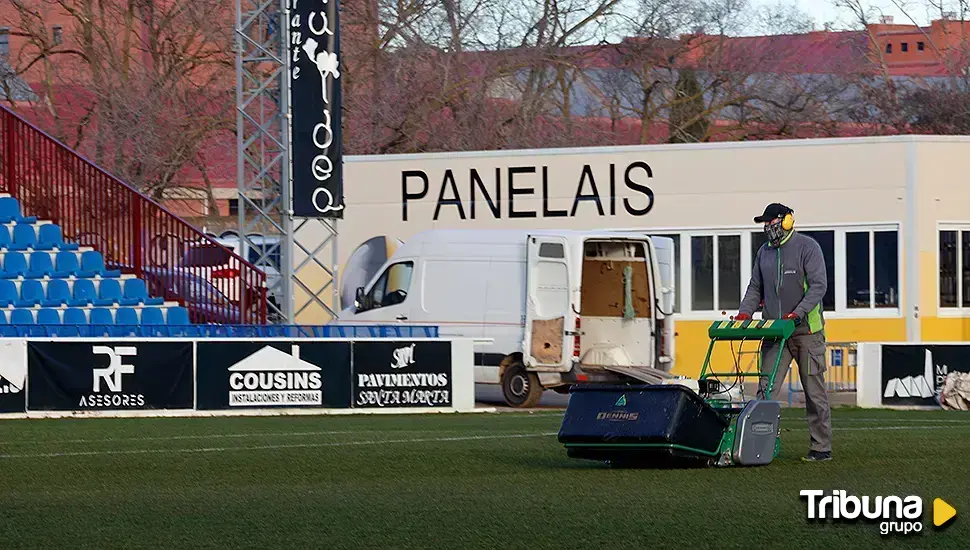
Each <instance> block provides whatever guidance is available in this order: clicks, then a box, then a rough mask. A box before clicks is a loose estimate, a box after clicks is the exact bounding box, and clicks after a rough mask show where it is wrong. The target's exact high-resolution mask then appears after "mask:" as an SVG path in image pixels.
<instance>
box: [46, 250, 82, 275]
mask: <svg viewBox="0 0 970 550" xmlns="http://www.w3.org/2000/svg"><path fill="white" fill-rule="evenodd" d="M79 271H81V266H80V265H79V264H78V263H77V252H58V253H57V256H56V257H55V258H54V273H53V274H52V275H51V276H52V277H57V278H58V279H66V278H68V277H70V276H71V275H76V274H77V273H78V272H79Z"/></svg>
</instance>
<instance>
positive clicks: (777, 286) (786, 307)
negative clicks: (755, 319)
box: [738, 231, 828, 334]
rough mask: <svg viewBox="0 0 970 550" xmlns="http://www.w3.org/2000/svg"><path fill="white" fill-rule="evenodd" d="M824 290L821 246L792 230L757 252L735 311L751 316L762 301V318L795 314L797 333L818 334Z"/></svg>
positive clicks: (825, 278) (825, 286) (823, 319)
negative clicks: (741, 297) (746, 285)
mask: <svg viewBox="0 0 970 550" xmlns="http://www.w3.org/2000/svg"><path fill="white" fill-rule="evenodd" d="M827 287H828V277H827V276H826V273H825V258H824V257H823V255H822V247H820V246H819V245H818V243H817V242H816V241H815V239H813V238H811V237H808V236H805V235H802V234H800V233H798V232H795V231H792V232H791V234H790V235H788V237H786V238H785V240H783V241H782V244H781V245H780V246H778V247H777V248H775V247H772V246H770V245H768V244H767V243H765V244H764V245H762V246H761V248H759V249H758V253H757V254H756V255H755V260H754V265H753V266H752V268H751V282H750V283H748V290H747V291H746V292H745V294H744V299H743V300H741V307H740V308H738V312H739V313H746V314H748V315H753V314H754V312H755V311H757V310H758V308H759V307H760V306H761V305H762V302H763V304H764V308H763V309H762V318H764V319H781V318H782V317H784V316H785V315H786V314H787V313H792V312H794V313H795V314H796V315H798V318H799V319H801V324H800V325H799V326H798V328H797V329H796V330H795V333H796V334H805V333H816V332H820V331H821V330H822V329H823V328H824V326H825V318H824V317H823V315H822V298H823V297H824V296H825V291H826V290H827Z"/></svg>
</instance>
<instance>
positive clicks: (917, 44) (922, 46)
mask: <svg viewBox="0 0 970 550" xmlns="http://www.w3.org/2000/svg"><path fill="white" fill-rule="evenodd" d="M916 49H917V50H919V51H923V50H925V49H926V44H924V43H922V42H917V43H916Z"/></svg>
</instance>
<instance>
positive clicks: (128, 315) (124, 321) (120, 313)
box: [115, 307, 138, 325]
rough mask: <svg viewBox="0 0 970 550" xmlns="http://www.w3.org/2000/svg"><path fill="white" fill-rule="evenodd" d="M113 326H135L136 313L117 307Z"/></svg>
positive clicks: (127, 308)
mask: <svg viewBox="0 0 970 550" xmlns="http://www.w3.org/2000/svg"><path fill="white" fill-rule="evenodd" d="M115 324H116V325H137V324H138V312H137V311H135V310H134V309H132V308H130V307H119V308H118V310H117V311H115Z"/></svg>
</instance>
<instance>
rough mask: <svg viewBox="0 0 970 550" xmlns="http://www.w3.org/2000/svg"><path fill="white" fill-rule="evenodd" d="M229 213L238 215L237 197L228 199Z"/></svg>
mask: <svg viewBox="0 0 970 550" xmlns="http://www.w3.org/2000/svg"><path fill="white" fill-rule="evenodd" d="M229 215H230V216H238V215H239V199H229Z"/></svg>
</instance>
